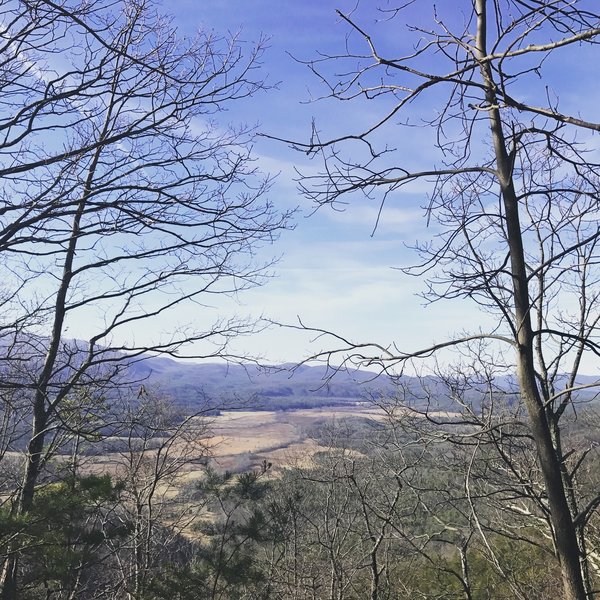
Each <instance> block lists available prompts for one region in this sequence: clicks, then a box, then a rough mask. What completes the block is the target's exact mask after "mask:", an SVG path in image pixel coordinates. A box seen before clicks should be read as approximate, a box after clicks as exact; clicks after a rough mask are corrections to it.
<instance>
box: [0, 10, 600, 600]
mask: <svg viewBox="0 0 600 600" xmlns="http://www.w3.org/2000/svg"><path fill="white" fill-rule="evenodd" d="M346 4H347V3H342V6H346ZM381 4H382V6H380V7H378V8H377V10H376V13H373V7H372V6H371V3H368V2H366V1H365V2H362V1H359V2H358V3H352V6H346V8H344V9H338V10H336V11H334V12H335V15H336V19H337V24H338V26H339V27H341V28H343V30H344V32H345V34H344V40H345V41H344V43H342V44H341V45H340V46H339V48H338V50H337V51H331V50H329V49H328V50H327V51H321V50H320V49H319V47H318V44H315V48H314V52H313V53H312V57H308V58H306V57H304V58H297V57H295V58H294V60H295V62H296V63H299V64H301V65H302V66H303V68H304V71H305V73H306V77H307V80H308V79H310V80H311V81H312V82H314V85H316V86H317V88H318V93H317V94H316V95H315V96H313V97H311V102H314V117H313V120H312V125H311V126H310V127H309V128H308V129H307V130H306V131H305V132H304V134H303V136H302V137H301V138H298V137H294V136H290V135H288V134H287V133H286V132H285V131H282V132H281V133H278V132H272V131H269V132H267V131H263V130H261V127H260V125H249V124H246V121H245V120H244V119H242V118H240V119H239V120H236V114H238V112H237V111H238V110H242V109H241V108H238V107H241V106H243V105H244V103H245V104H251V105H254V106H257V105H258V104H259V103H260V98H261V94H268V93H269V92H270V91H272V89H273V88H272V86H273V84H272V83H270V81H269V79H268V77H267V74H266V72H265V69H266V67H267V66H268V65H265V61H266V58H265V57H267V56H268V52H269V48H268V42H267V40H266V39H265V38H259V39H257V40H256V41H255V42H249V41H248V40H247V39H245V38H244V37H243V36H240V35H239V34H231V33H227V32H221V33H219V32H215V31H214V30H213V29H212V28H209V27H201V28H200V30H199V32H198V33H197V34H196V35H195V36H193V37H190V36H188V35H180V33H179V30H178V27H177V26H176V24H175V20H174V18H172V17H171V16H169V15H168V14H167V12H166V10H165V9H168V8H169V7H162V6H159V5H157V4H155V3H154V2H153V1H152V0H6V1H5V2H3V3H2V4H0V56H1V61H0V134H1V135H0V181H1V186H0V194H1V198H0V272H1V276H2V282H3V285H2V289H1V290H0V306H1V309H2V310H1V313H0V314H1V317H0V600H20V599H22V600H34V599H41V598H43V599H46V600H67V599H68V600H77V599H81V600H88V599H89V600H95V599H98V600H99V599H106V600H121V599H123V600H159V599H165V600H166V599H169V600H184V599H190V600H191V599H192V598H193V599H202V598H207V599H211V600H216V599H223V600H238V599H263V600H270V599H280V600H284V599H291V600H293V599H296V600H305V599H306V600H309V599H310V600H354V599H357V600H359V599H363V598H364V599H370V600H386V599H387V600H391V599H398V600H399V599H401V598H421V599H423V600H433V599H446V598H447V599H454V598H456V599H457V600H458V599H463V600H476V599H477V600H478V599H482V600H483V599H504V598H506V599H509V598H511V599H512V598H519V599H521V600H525V599H535V598H539V599H551V598H558V597H560V598H564V599H565V600H584V599H590V598H594V597H597V596H600V580H599V579H600V554H599V553H600V547H599V544H600V529H599V526H600V523H599V521H598V510H599V508H600V492H599V490H600V485H599V483H600V482H599V479H600V463H599V462H598V461H599V458H600V457H599V450H598V448H599V443H600V437H599V434H598V423H599V420H598V419H599V414H598V404H597V393H598V386H599V385H600V380H599V379H598V377H597V372H598V366H600V361H599V360H598V358H599V357H600V330H599V323H600V309H599V307H600V272H599V270H598V267H599V265H600V260H599V253H598V244H599V240H600V226H599V223H600V218H599V217H600V214H599V213H600V210H599V209H600V178H599V173H600V162H599V160H598V142H597V133H598V132H599V131H600V122H598V121H597V120H594V118H595V116H596V113H595V110H594V109H592V108H590V107H591V106H595V105H594V102H593V90H592V89H591V88H590V89H586V88H585V87H584V79H585V77H586V76H587V75H589V71H590V70H593V65H594V64H595V61H597V45H598V42H599V41H600V11H599V9H598V6H597V5H596V3H595V1H594V0H460V1H459V2H456V3H452V4H451V5H449V4H443V5H442V6H437V5H435V4H434V3H433V2H430V1H428V0H423V1H419V2H414V1H413V2H411V1H408V2H402V3H400V4H398V5H391V4H386V3H383V2H382V3H381ZM374 15H376V18H375V17H374ZM398 32H401V33H400V34H398ZM265 33H266V34H268V31H267V32H265ZM298 100H299V101H301V100H302V99H298ZM590 102H591V104H590ZM321 106H327V107H332V106H333V107H336V108H335V109H334V110H335V113H336V118H335V119H333V118H332V117H331V115H332V114H333V112H329V113H328V112H327V111H325V110H324V109H322V108H320V107H321ZM329 110H331V109H329ZM345 111H354V112H345ZM353 115H360V118H353ZM415 132H416V133H415ZM260 140H263V141H265V140H268V142H269V143H274V144H278V145H279V146H280V147H281V148H282V152H284V149H285V152H289V153H293V154H294V155H297V156H298V164H297V165H294V167H293V172H294V174H295V175H294V180H293V183H294V185H295V186H296V190H297V195H298V197H299V198H301V199H302V201H303V202H306V203H308V204H310V206H311V209H310V210H311V212H312V213H314V212H316V211H317V212H318V211H321V212H322V211H338V212H339V211H341V212H344V210H345V208H346V207H348V206H356V205H360V206H368V207H369V208H370V209H372V210H374V213H373V214H375V215H376V218H375V222H374V224H373V226H374V228H373V231H372V236H375V235H376V233H377V230H378V228H381V227H383V226H384V224H385V223H386V219H392V217H391V215H393V214H395V213H393V212H392V210H395V211H400V212H402V211H403V210H408V209H407V207H406V205H405V204H406V203H407V202H408V201H407V197H408V196H410V197H413V196H414V197H418V198H419V202H420V210H421V213H420V214H421V217H420V221H421V222H422V224H423V228H419V229H418V232H417V233H418V235H419V239H417V240H416V241H411V240H404V239H403V240H402V242H403V244H404V245H405V246H407V247H408V248H409V249H410V252H411V256H412V262H411V263H409V264H402V265H401V266H398V265H397V264H393V265H390V266H393V268H395V269H396V270H397V271H398V272H399V273H401V274H402V275H403V276H405V277H411V278H413V280H414V281H415V282H417V283H418V290H419V293H420V294H421V297H422V300H423V302H424V303H425V305H427V306H437V305H443V306H448V307H450V306H455V303H456V302H460V303H463V304H464V305H468V306H469V307H470V308H469V309H468V310H469V313H468V315H469V316H468V318H467V320H466V322H465V323H463V327H461V328H457V331H458V333H456V334H452V335H450V336H449V337H447V336H446V335H445V334H444V333H443V332H442V333H441V337H436V339H420V340H419V343H420V346H419V347H418V348H416V349H415V348H414V347H405V342H406V340H404V339H402V338H401V336H400V337H399V338H398V339H397V340H394V341H393V342H391V343H389V342H386V341H379V340H373V339H368V340H355V339H353V338H352V337H350V336H347V335H346V334H345V333H344V332H343V331H338V330H336V329H334V328H332V327H330V326H329V325H328V323H321V324H319V323H312V322H310V323H309V322H308V321H306V320H303V318H302V316H301V314H299V316H298V318H297V319H296V321H294V322H293V323H289V322H288V323H282V322H279V321H278V320H277V319H273V318H270V317H269V315H261V316H259V317H256V316H255V317H252V316H249V317H230V316H227V315H226V313H223V314H220V315H218V317H217V318H216V319H215V320H213V321H212V322H211V323H210V324H207V322H206V321H205V320H203V319H204V317H205V315H206V314H208V313H209V312H210V309H211V306H213V304H214V303H215V302H217V300H215V299H218V298H221V297H228V298H238V296H243V295H244V294H245V293H251V292H252V291H253V290H255V289H256V288H257V287H259V286H262V285H264V286H265V289H268V285H269V283H270V280H271V279H272V276H273V270H276V269H277V259H276V258H275V257H274V256H275V255H277V241H278V239H279V238H280V236H284V235H287V234H293V229H294V227H295V226H296V225H297V222H296V217H297V213H296V211H295V210H294V208H293V207H290V205H289V203H285V202H277V201H275V200H274V199H273V198H272V196H271V193H272V190H273V189H275V188H274V186H275V177H276V175H275V174H274V175H270V174H268V173H263V172H262V171H261V168H260V166H261V162H260V157H259V156H257V154H256V152H255V145H256V144H258V143H259V141H260ZM424 147H426V148H427V151H426V152H425V151H422V149H423V148H424ZM285 176H286V174H285V173H282V174H281V177H285ZM288 183H289V182H288ZM392 220H393V219H392ZM386 231H387V233H386V235H389V229H387V230H386ZM303 246H304V247H306V252H307V253H310V244H309V243H305V242H303ZM315 260H316V262H317V263H318V260H319V257H316V258H315ZM392 262H393V259H392V258H390V263H392ZM315 270H316V271H318V267H315ZM402 281H406V279H403V280H402ZM359 283H360V282H358V281H357V282H356V285H357V286H358V285H359ZM403 285H404V284H403ZM415 285H417V284H415ZM453 303H454V304H453ZM301 310H302V307H298V313H300V312H301ZM448 310H450V308H449V309H448ZM398 313H399V319H411V318H416V316H415V315H405V314H403V309H402V307H398ZM211 314H213V313H211ZM187 317H189V319H187ZM186 319H187V320H186ZM271 328H275V329H277V330H280V331H284V332H285V335H287V336H292V335H294V334H302V335H305V336H308V337H310V338H311V339H312V340H313V342H315V343H316V342H318V346H313V348H314V349H313V350H312V351H310V352H308V353H307V355H306V356H305V358H304V359H303V360H301V361H299V362H298V363H293V364H292V363H288V364H286V365H281V366H280V367H276V366H273V365H266V364H263V362H264V361H262V360H261V358H260V357H259V356H250V355H242V354H240V352H239V351H238V350H236V348H237V346H236V343H237V340H239V339H240V338H242V337H245V336H248V337H250V338H251V336H258V335H260V334H262V333H264V332H265V331H266V330H269V329H271ZM390 331H392V328H391V326H390ZM182 358H185V359H187V360H189V361H195V362H207V361H208V362H210V361H215V360H218V361H221V363H220V364H221V365H224V364H227V362H229V364H231V365H232V366H231V369H232V371H233V370H234V365H235V366H236V367H241V368H242V371H243V372H244V373H245V374H246V375H248V374H249V373H250V372H251V371H252V370H253V369H257V372H261V373H263V372H267V373H268V372H269V371H270V372H271V373H272V374H273V377H274V378H275V377H276V374H277V372H279V373H281V371H285V373H286V375H285V377H286V378H285V379H283V380H282V379H281V378H280V379H279V380H278V383H277V384H271V385H269V384H261V385H263V387H262V388H261V392H260V393H259V394H258V398H259V400H260V399H261V398H262V400H261V401H262V406H261V405H260V403H261V402H260V401H258V402H257V398H256V396H255V397H252V398H249V397H245V396H244V394H243V393H242V390H241V388H240V387H239V386H237V387H236V385H230V386H229V388H227V392H226V394H225V395H222V396H218V395H217V396H215V395H214V394H208V393H206V388H203V386H202V383H203V381H202V378H203V377H204V376H202V375H199V374H198V373H199V371H198V372H196V374H194V375H193V378H195V379H193V381H194V385H193V386H190V385H187V387H186V384H185V382H183V383H182V380H178V379H177V377H178V372H177V369H176V367H174V366H173V365H177V363H176V362H174V363H173V364H171V363H170V362H169V360H170V359H177V360H180V359H182ZM161 361H162V362H161ZM150 364H151V365H154V366H153V367H149V366H148V365H150ZM316 366H318V367H319V368H320V369H321V370H320V382H319V384H318V385H317V386H316V389H315V386H312V385H306V384H304V386H305V387H304V388H303V390H304V391H303V394H304V395H295V394H294V390H293V385H294V384H293V383H292V382H293V377H294V376H296V377H298V378H302V377H303V373H304V374H306V373H307V368H308V367H311V368H316ZM224 368H225V369H226V370H227V368H226V367H224ZM160 369H163V375H162V379H161V378H160V377H158V380H157V379H153V377H155V374H156V373H155V372H156V371H157V370H160ZM188 373H192V371H191V370H188ZM361 373H362V375H360V374H361ZM365 373H368V375H365ZM190 377H192V376H191V375H190ZM352 377H359V378H361V380H362V381H363V383H364V382H368V383H371V384H373V386H372V387H371V388H367V389H363V391H362V393H361V394H362V395H361V396H360V398H353V396H352V386H351V385H350V383H349V379H348V378H350V380H351V379H352ZM288 378H289V380H288ZM220 379H221V380H222V381H219V380H220ZM272 381H275V379H273V380H272ZM378 381H379V388H377V387H376V386H377V382H378ZM215 382H219V383H220V384H223V385H226V382H225V376H224V374H223V375H216V376H214V381H213V382H212V383H210V385H213V384H215V385H216V383H215ZM157 383H158V384H159V385H157ZM208 383H209V382H207V385H208ZM170 384H172V390H169V385H170ZM240 385H241V384H240ZM299 385H300V386H301V385H302V384H299ZM170 392H172V393H170ZM192 396H193V397H192ZM286 399H289V402H288V401H287V400H286ZM252 403H254V404H252ZM286 403H287V404H286ZM353 403H356V406H357V407H358V408H357V410H359V411H360V410H366V409H365V407H367V406H368V407H370V410H369V412H368V415H367V414H366V413H365V414H364V415H363V416H361V415H359V414H351V415H349V416H348V417H347V418H343V419H339V418H337V417H334V416H332V415H330V416H327V414H324V415H323V417H322V418H320V419H319V420H316V421H315V420H314V419H313V420H312V421H310V424H307V425H306V429H305V431H304V433H303V435H304V436H305V438H306V440H309V441H310V443H311V444H312V445H311V446H310V448H311V449H312V450H311V451H310V452H306V453H304V454H298V453H296V454H295V455H294V456H293V457H292V456H290V457H289V459H288V460H286V461H279V462H277V463H275V462H273V461H272V460H271V459H270V458H269V456H270V455H268V454H265V456H264V457H260V456H257V457H256V458H257V460H256V461H250V460H245V461H244V460H242V461H240V463H239V468H235V469H223V468H219V465H218V462H217V461H214V460H213V458H214V455H215V454H216V452H217V450H216V448H217V447H218V445H216V444H217V442H216V441H215V440H216V438H218V437H219V436H216V435H213V431H212V430H211V427H213V426H214V425H215V423H216V422H217V419H218V418H220V417H219V413H220V411H221V410H231V409H237V410H239V409H242V410H243V409H248V408H252V409H257V408H262V409H264V408H269V409H276V410H274V411H273V410H272V411H271V412H273V413H274V414H276V412H277V411H278V410H280V409H281V408H282V407H284V408H287V409H291V412H294V410H298V411H300V410H301V409H302V410H309V411H310V410H312V409H315V410H316V407H321V408H322V407H323V405H329V406H330V408H331V407H332V406H335V405H353ZM331 412H332V414H333V413H334V412H335V411H333V408H331ZM306 423H308V421H306ZM222 437H224V438H225V437H226V436H222ZM225 441H226V440H225V439H223V440H221V442H220V443H225ZM275 446H276V443H275V442H274V447H275ZM307 447H308V446H307Z"/></svg>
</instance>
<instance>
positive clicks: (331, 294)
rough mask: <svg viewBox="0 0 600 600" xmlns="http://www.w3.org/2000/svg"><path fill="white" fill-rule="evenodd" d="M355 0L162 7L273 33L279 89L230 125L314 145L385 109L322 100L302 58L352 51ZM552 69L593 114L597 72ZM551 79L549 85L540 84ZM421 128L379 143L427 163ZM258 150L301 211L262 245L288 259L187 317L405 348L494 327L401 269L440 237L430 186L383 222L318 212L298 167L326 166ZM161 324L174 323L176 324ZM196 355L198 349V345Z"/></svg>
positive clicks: (402, 195)
mask: <svg viewBox="0 0 600 600" xmlns="http://www.w3.org/2000/svg"><path fill="white" fill-rule="evenodd" d="M355 4H356V2H355V0H352V1H348V0H340V1H339V2H336V3H333V2H330V1H328V0H304V1H303V2H291V1H281V0H204V1H199V0H173V1H172V2H170V3H165V4H164V5H163V6H164V10H165V11H166V12H168V13H170V14H172V16H173V18H174V22H175V24H176V25H177V26H178V28H179V30H180V33H181V34H182V35H193V33H194V30H195V29H196V28H199V29H205V30H206V29H208V30H214V31H215V32H216V33H217V34H223V35H227V34H230V33H237V35H238V36H239V39H240V41H241V43H242V44H243V45H248V46H251V45H252V44H253V43H254V42H255V41H257V40H258V39H260V38H261V37H263V36H266V37H267V38H268V43H267V46H268V47H267V49H266V50H265V53H264V55H263V57H262V63H263V64H262V73H263V76H264V77H265V78H266V82H267V84H268V85H270V86H272V87H271V89H269V90H268V91H265V92H263V93H261V94H258V95H256V96H255V97H254V98H252V99H249V100H248V101H245V102H239V103H237V104H236V106H235V108H233V107H232V109H231V110H230V112H229V113H227V115H226V118H227V119H229V120H230V122H231V123H247V124H256V125H257V127H258V129H259V131H261V132H263V133H265V134H266V135H267V136H274V137H278V138H283V139H291V140H298V141H308V139H309V136H310V132H311V124H312V121H313V119H316V123H317V126H318V128H319V129H320V130H321V131H323V133H324V135H328V134H331V135H335V134H336V133H339V132H346V133H347V132H348V131H349V130H355V131H357V130H360V128H361V126H364V125H367V124H369V123H371V122H372V121H373V118H374V117H375V116H376V109H377V104H376V103H374V105H373V108H371V107H365V105H364V104H362V103H361V104H359V105H356V106H355V105H354V104H352V103H346V104H345V105H344V106H340V105H339V103H332V102H329V101H327V100H320V101H319V100H316V98H319V97H320V96H321V95H322V94H323V87H322V86H321V85H320V82H319V81H318V79H317V78H316V77H315V76H314V75H313V74H311V73H310V71H309V69H308V68H307V67H306V65H304V64H302V63H301V61H302V60H310V59H314V58H315V57H316V56H318V55H319V53H321V54H328V53H335V52H343V49H344V44H345V41H346V36H347V34H348V27H347V24H345V23H343V22H342V21H341V20H340V18H339V17H338V16H337V15H336V13H335V9H336V8H339V9H340V10H342V12H345V13H350V12H352V11H353V10H354V8H355ZM384 4H385V2H384ZM423 4H424V3H419V2H417V3H415V4H414V5H412V6H411V7H410V8H409V9H408V13H407V14H408V15H409V17H410V18H412V19H414V21H415V22H421V23H425V22H426V21H427V19H429V18H430V17H431V15H429V14H424V13H423V12H422V10H421V7H422V6H423ZM427 4H428V3H427ZM428 6H429V4H428ZM355 14H356V15H357V17H359V18H360V20H361V23H365V24H366V25H369V26H370V25H372V23H373V22H374V21H375V20H376V19H379V20H380V21H381V16H382V15H381V13H378V12H377V11H376V10H375V4H374V3H372V2H370V1H369V2H366V1H365V2H362V3H361V4H360V8H359V11H358V12H357V13H355ZM451 18H455V19H459V20H460V19H461V18H462V16H461V15H460V14H458V13H457V14H453V15H452V17H451ZM378 29H379V31H380V34H379V36H380V37H379V38H378V43H380V44H381V46H382V47H383V48H386V49H389V50H390V52H393V53H398V54H399V53H402V52H406V51H409V50H410V46H408V45H407V44H408V39H409V38H408V37H407V36H406V35H405V33H406V32H405V31H403V29H402V27H399V23H398V22H397V21H394V22H391V21H386V20H384V21H383V22H380V23H379V24H378ZM567 60H568V59H567ZM559 66H560V65H559ZM552 74H554V76H556V77H559V78H563V79H564V78H565V77H572V78H574V79H577V80H578V81H579V82H580V83H581V82H582V81H584V80H585V82H586V86H587V89H589V90H590V93H589V94H587V95H586V97H584V98H581V97H578V96H577V95H575V94H573V97H572V98H563V101H564V102H566V103H567V104H569V103H577V106H578V109H580V110H581V111H583V112H585V111H586V109H587V108H588V107H589V109H590V110H595V108H594V106H595V98H597V97H598V94H597V93H596V92H597V91H598V85H599V84H598V81H597V78H595V77H594V75H593V70H590V69H588V68H587V67H586V65H585V64H583V63H575V64H568V72H567V71H565V70H554V71H553V72H551V75H552ZM546 83H547V81H546V80H544V81H540V82H539V86H540V90H543V89H544V88H545V85H546ZM534 92H535V90H533V89H532V90H531V93H532V94H533V93H534ZM421 109H422V110H423V111H424V112H425V114H426V113H427V111H432V110H433V107H432V106H427V104H426V103H425V104H424V105H423V106H422V107H421ZM414 131H415V133H414V135H412V136H410V138H409V139H400V140H396V139H391V140H389V142H388V140H381V141H382V143H383V142H385V143H390V144H392V145H394V146H395V147H397V150H396V151H395V152H394V161H396V163H397V164H407V165H409V166H413V165H415V164H428V160H429V159H430V155H431V152H432V150H431V149H432V145H433V141H434V138H433V137H432V136H433V133H434V132H433V131H431V130H427V129H415V130H414ZM390 135H392V136H393V135H394V132H393V131H391V132H390ZM254 153H255V157H256V160H257V165H258V166H259V168H260V169H262V170H263V171H265V172H268V173H271V174H273V175H276V179H275V182H274V184H273V187H272V189H271V190H270V192H269V197H270V199H271V200H272V202H273V203H274V204H275V206H277V207H278V208H280V209H281V210H288V209H290V208H296V209H297V212H296V215H295V217H294V220H293V225H294V227H293V229H291V230H290V231H287V232H284V233H283V234H282V235H281V237H280V239H279V240H277V241H276V242H275V243H274V245H273V246H269V247H265V248H263V249H262V250H261V251H260V257H261V258H264V259H265V260H270V259H271V258H272V257H277V258H278V261H277V263H276V264H275V265H274V266H273V268H272V269H270V275H271V277H269V279H268V281H267V282H266V284H265V285H264V286H262V287H259V288H256V289H252V290H246V291H244V292H243V293H240V294H239V295H237V296H235V297H219V296H217V297H211V298H210V299H208V300H207V301H206V306H204V307H202V308H199V309H198V310H197V311H195V312H194V311H190V312H189V313H187V314H183V315H181V317H183V318H185V319H189V321H190V322H192V323H193V324H194V325H195V326H196V327H198V326H200V327H201V326H206V327H208V326H209V325H210V323H211V322H212V321H214V320H216V319H218V318H230V317H232V316H234V315H239V316H241V317H250V318H263V319H266V320H269V321H273V322H277V323H281V324H289V325H297V324H298V323H299V322H300V321H301V322H302V323H303V324H304V325H307V326H309V327H313V328H317V329H327V330H329V331H332V332H335V333H336V334H338V335H340V336H342V337H344V338H345V339H348V340H351V341H353V342H356V343H366V342H373V343H377V344H379V345H381V346H383V347H388V346H390V347H391V346H393V345H395V346H397V347H399V348H401V349H402V350H407V351H411V350H417V349H419V348H422V347H427V346H429V345H430V344H432V343H436V342H441V341H443V340H445V339H447V338H448V337H453V336H456V335H458V334H460V333H462V332H464V331H465V330H469V331H473V330H477V329H478V328H482V329H490V328H493V320H492V318H491V317H490V316H489V315H486V314H483V313H481V312H477V310H476V308H475V307H474V306H473V305H472V304H470V303H469V302H467V301H461V300H453V301H444V302H438V303H436V304H434V305H425V303H424V301H423V299H422V298H421V297H420V296H419V292H422V291H423V290H424V289H425V288H424V286H425V283H424V282H423V281H422V280H420V279H418V278H414V277H409V276H407V275H404V274H403V273H401V272H400V271H399V270H398V269H399V268H401V267H406V266H408V265H410V264H413V263H415V261H416V260H417V257H416V256H415V253H414V251H413V250H411V248H410V246H411V245H412V244H414V243H415V242H416V241H417V240H420V241H423V240H426V239H428V238H429V237H431V236H432V235H434V234H435V230H433V229H432V228H431V227H430V228H428V227H427V223H426V219H425V217H424V210H423V208H422V206H423V205H425V204H426V202H427V192H428V187H427V185H426V184H423V183H420V184H418V185H413V186H412V187H406V188H403V189H402V191H401V192H398V193H397V194H395V195H394V196H393V197H391V198H390V201H389V202H387V203H386V205H385V207H384V210H383V213H382V216H381V219H380V220H379V222H378V220H377V214H378V210H379V205H378V203H377V202H371V203H369V202H365V201H352V202H349V203H348V204H347V205H343V206H338V207H337V209H334V208H331V207H327V206H325V207H321V208H319V209H318V210H316V209H315V206H314V205H313V204H311V203H310V202H309V201H307V200H306V199H305V198H303V197H302V195H301V194H300V193H299V191H298V183H297V181H296V180H297V178H298V172H302V173H313V172H315V170H317V169H318V168H319V165H318V164H316V163H315V162H314V161H310V160H308V158H307V157H306V155H304V154H303V153H299V152H295V151H293V150H291V149H290V148H289V147H288V146H287V145H286V144H285V143H282V142H278V141H275V140H272V139H269V138H267V137H259V138H257V140H256V142H255V147H254ZM376 225H377V226H376ZM159 326H162V327H164V328H168V327H169V323H162V325H161V324H159ZM332 344H333V345H335V341H333V340H332V339H330V338H329V339H328V338H323V337H318V336H315V335H314V334H312V333H309V332H306V331H299V330H298V329H294V328H287V327H280V326H272V327H269V328H267V329H266V330H264V331H262V332H261V333H259V334H256V335H253V336H249V337H241V338H239V339H237V340H234V342H233V343H232V347H231V351H232V353H233V354H238V355H247V356H252V357H259V358H261V359H263V360H265V361H266V362H272V363H281V362H297V361H301V360H304V359H306V358H307V357H309V356H311V355H314V354H316V353H318V352H319V351H321V350H323V349H326V348H331V346H332ZM190 352H191V353H194V348H191V349H190Z"/></svg>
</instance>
